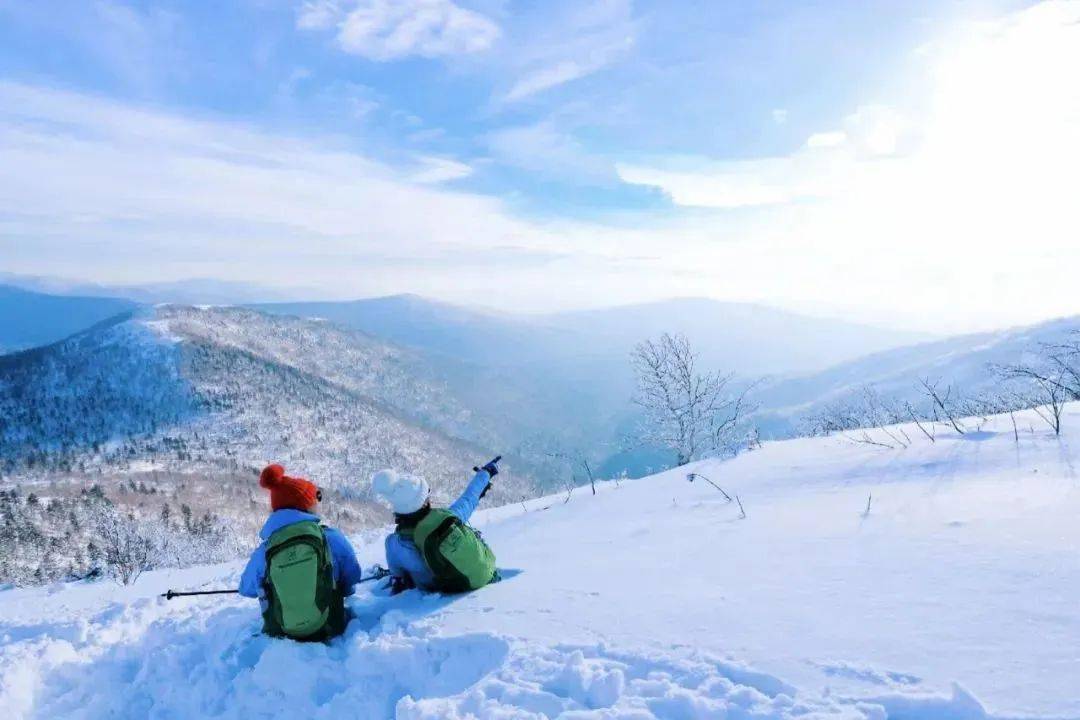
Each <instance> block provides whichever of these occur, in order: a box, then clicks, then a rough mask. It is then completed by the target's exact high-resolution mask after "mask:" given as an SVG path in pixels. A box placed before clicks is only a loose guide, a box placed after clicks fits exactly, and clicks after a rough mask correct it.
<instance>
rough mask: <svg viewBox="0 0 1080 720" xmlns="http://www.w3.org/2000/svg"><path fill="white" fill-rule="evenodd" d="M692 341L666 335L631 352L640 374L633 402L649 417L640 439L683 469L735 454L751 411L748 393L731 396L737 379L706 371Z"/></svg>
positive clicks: (641, 344)
mask: <svg viewBox="0 0 1080 720" xmlns="http://www.w3.org/2000/svg"><path fill="white" fill-rule="evenodd" d="M697 363H698V356H697V353H695V352H694V351H693V349H692V348H691V346H690V341H689V340H687V339H686V338H685V337H684V336H682V335H669V334H667V333H664V334H663V335H661V336H660V337H659V338H658V339H657V340H655V341H654V340H646V341H644V342H642V343H639V344H638V345H637V346H636V347H635V348H634V350H633V352H632V353H631V364H632V366H633V369H634V372H635V374H636V375H637V392H636V393H635V395H634V403H635V404H636V405H638V407H640V408H641V409H642V411H643V412H644V415H645V417H644V420H643V422H642V424H641V427H640V429H639V434H638V439H639V440H640V441H641V442H642V443H643V444H648V445H656V446H660V447H664V448H668V449H670V450H672V451H673V452H674V453H675V455H676V458H677V462H678V464H679V465H685V464H686V463H688V462H690V461H691V460H695V459H697V458H699V457H702V456H703V455H706V454H710V453H718V452H721V453H722V452H730V451H731V450H733V449H734V448H733V444H734V438H735V434H736V429H737V428H738V426H739V422H740V420H741V419H742V417H743V415H744V414H745V412H746V409H747V405H746V391H743V392H741V393H738V394H734V393H732V392H731V386H732V381H733V377H734V376H733V375H731V374H728V375H724V374H721V373H719V372H707V371H706V372H703V371H700V370H699V369H698V367H697Z"/></svg>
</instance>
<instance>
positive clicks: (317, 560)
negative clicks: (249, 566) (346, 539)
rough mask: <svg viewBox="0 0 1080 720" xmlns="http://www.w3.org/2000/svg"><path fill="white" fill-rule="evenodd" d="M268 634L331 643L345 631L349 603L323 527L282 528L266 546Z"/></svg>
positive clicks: (310, 522) (297, 525)
mask: <svg viewBox="0 0 1080 720" xmlns="http://www.w3.org/2000/svg"><path fill="white" fill-rule="evenodd" d="M263 587H264V590H265V591H266V599H267V607H266V611H265V612H264V613H263V623H264V628H263V629H264V632H266V634H268V635H273V636H278V637H280V636H284V637H289V638H292V639H294V640H325V639H327V638H330V637H333V636H335V635H340V634H341V633H342V632H343V631H344V629H345V627H344V625H345V623H344V620H345V602H344V598H343V597H342V595H341V593H339V592H337V590H336V589H335V586H334V566H333V564H332V561H331V559H330V547H329V546H328V545H327V544H326V536H325V535H324V534H323V529H322V526H321V525H319V523H318V522H316V521H314V520H305V521H303V522H298V523H293V524H291V525H286V526H285V527H283V528H281V529H280V530H278V531H277V532H275V533H274V534H273V535H271V536H270V537H269V538H268V539H267V541H266V579H265V580H264V584H263Z"/></svg>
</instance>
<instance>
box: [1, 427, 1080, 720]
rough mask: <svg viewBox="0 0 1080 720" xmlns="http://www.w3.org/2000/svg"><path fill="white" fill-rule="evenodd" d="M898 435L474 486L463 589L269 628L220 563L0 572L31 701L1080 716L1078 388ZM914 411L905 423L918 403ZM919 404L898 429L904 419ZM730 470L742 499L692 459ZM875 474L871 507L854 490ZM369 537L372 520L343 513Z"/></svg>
mask: <svg viewBox="0 0 1080 720" xmlns="http://www.w3.org/2000/svg"><path fill="white" fill-rule="evenodd" d="M1039 422H1040V421H1039V420H1038V419H1037V417H1036V416H1034V415H1033V414H1023V415H1020V416H1019V428H1020V437H1019V441H1018V442H1017V441H1016V440H1015V439H1014V436H1013V426H1012V424H1011V422H1010V421H1009V419H1008V418H1007V417H1004V418H997V419H992V420H991V421H990V422H989V423H987V424H986V425H984V426H983V427H982V428H981V430H979V431H976V432H969V433H968V434H966V435H964V436H960V435H956V434H954V433H948V434H945V433H943V434H941V435H939V438H938V441H937V442H936V443H933V444H931V443H930V442H929V441H928V440H920V441H918V442H916V443H915V444H913V445H912V446H911V447H910V448H908V449H906V450H900V451H887V450H882V449H875V448H871V447H868V446H863V445H856V444H853V443H851V442H848V441H846V440H845V439H843V438H840V437H834V438H826V439H822V438H817V439H802V440H793V441H787V442H781V443H770V444H767V445H766V446H765V447H764V448H762V449H761V450H756V451H754V452H751V453H747V454H744V455H742V456H740V457H739V458H737V459H735V460H732V461H728V462H719V461H707V462H703V463H697V464H695V465H693V466H690V467H689V468H682V469H680V470H677V471H670V472H667V473H662V474H660V475H656V476H653V477H650V478H645V479H642V480H636V481H629V482H623V483H622V484H621V485H620V486H618V487H617V486H615V485H614V484H608V483H605V484H603V485H602V486H601V487H600V493H599V494H598V495H597V496H596V497H593V496H592V495H591V494H590V491H589V489H588V488H587V487H586V488H579V489H577V490H576V491H575V492H574V493H573V495H572V496H571V497H570V498H569V501H568V502H564V499H565V498H564V497H550V498H544V499H540V500H533V501H529V502H527V503H526V504H525V507H524V508H523V507H522V505H520V504H519V505H516V506H515V505H511V506H506V507H503V508H497V509H494V510H491V511H488V512H486V513H481V514H480V516H479V519H478V524H479V525H480V526H481V527H482V529H483V530H484V533H485V536H486V537H487V538H489V540H490V541H491V542H492V544H493V546H494V548H495V549H496V552H497V554H498V556H499V561H500V565H501V566H502V567H504V568H515V569H520V570H521V571H522V572H521V574H519V575H517V576H515V577H512V578H510V579H508V580H506V581H504V582H502V583H500V584H497V585H494V586H491V587H488V588H485V589H483V590H481V591H479V592H476V593H473V594H471V595H468V596H464V597H458V598H449V597H440V596H421V595H419V594H417V593H415V592H410V593H407V594H405V595H402V596H400V597H397V598H388V597H383V596H380V595H378V594H373V592H372V590H371V588H370V586H368V585H365V586H361V589H360V590H359V592H358V595H357V596H356V598H354V599H353V600H352V601H351V607H352V610H353V612H354V613H355V615H356V619H355V620H354V621H353V622H352V623H351V624H350V626H349V629H348V632H347V634H346V635H345V637H343V638H341V639H339V640H337V641H335V642H333V643H331V644H330V645H328V646H324V645H302V644H296V643H292V642H288V641H280V640H270V639H267V638H264V637H261V636H260V635H258V629H259V625H260V621H259V618H258V612H257V609H256V607H255V606H254V604H253V603H251V602H250V601H244V600H240V599H235V598H228V597H226V598H225V599H213V598H211V599H177V600H173V601H171V602H166V601H165V600H162V599H160V598H157V597H155V595H156V594H157V593H160V592H163V591H164V590H165V589H166V588H168V587H173V588H195V587H227V586H229V585H231V584H235V582H236V579H237V575H238V571H239V566H238V565H236V564H230V565H223V566H213V567H200V568H191V569H188V570H173V571H161V572H155V573H148V574H146V575H144V576H143V578H141V579H140V580H139V582H138V584H137V585H135V586H134V587H130V588H119V587H117V586H115V585H112V584H109V583H96V584H72V585H66V586H64V585H56V586H50V587H43V588H32V589H10V590H5V591H0V707H3V708H5V709H6V710H7V712H5V713H4V716H5V717H27V718H64V717H73V718H101V717H110V718H127V717H130V718H148V717H149V718H184V717H223V718H233V717H236V718H275V717H313V718H324V717H325V718H330V717H361V718H384V717H385V718H391V717H397V718H542V717H547V718H555V717H562V718H578V719H586V718H608V719H610V718H651V717H657V718H672V719H676V718H687V719H689V718H733V719H734V718H757V719H761V720H769V719H773V718H776V719H779V718H796V717H799V718H826V717H827V718H835V719H837V720H842V719H845V718H852V719H868V720H886V718H890V719H892V720H898V719H901V718H903V719H907V720H930V719H933V720H945V719H950V720H969V719H970V720H976V719H979V718H988V717H989V718H1017V717H1045V718H1058V719H1064V718H1080V523H1078V522H1077V518H1078V516H1080V480H1078V478H1077V476H1076V474H1075V468H1074V465H1075V464H1076V463H1077V461H1078V458H1077V455H1076V452H1075V451H1074V450H1073V445H1074V444H1077V443H1078V442H1080V406H1072V407H1070V408H1069V411H1068V416H1067V417H1066V420H1065V434H1064V435H1063V436H1062V437H1061V438H1055V437H1054V436H1053V435H1052V433H1050V432H1049V431H1048V430H1046V429H1045V428H1044V427H1039V425H1038V423H1039ZM916 432H917V431H916ZM916 432H912V436H913V437H914V436H915V434H916ZM687 471H693V472H697V473H700V474H702V475H704V476H707V477H708V478H710V479H711V480H713V481H714V482H716V483H718V484H719V485H720V486H721V487H723V488H724V490H726V491H727V492H728V493H730V494H732V495H735V494H737V495H738V496H739V499H740V500H741V502H742V504H743V506H744V507H745V511H746V518H745V519H744V518H741V517H740V513H739V509H738V506H737V505H736V504H735V503H729V502H727V501H726V500H725V498H724V496H723V495H722V494H721V493H720V492H719V491H717V490H716V489H715V488H713V487H712V486H710V485H709V484H707V483H706V482H704V481H703V480H702V479H698V480H697V481H695V482H693V483H690V482H688V481H687V479H686V473H687ZM868 497H870V498H871V499H870V510H869V513H866V508H867V500H868ZM357 543H358V545H359V546H360V555H361V558H362V561H363V562H364V563H365V564H371V563H374V562H379V561H381V560H382V558H381V542H380V541H379V539H378V538H377V537H375V536H373V535H367V536H365V537H362V538H358V539H357Z"/></svg>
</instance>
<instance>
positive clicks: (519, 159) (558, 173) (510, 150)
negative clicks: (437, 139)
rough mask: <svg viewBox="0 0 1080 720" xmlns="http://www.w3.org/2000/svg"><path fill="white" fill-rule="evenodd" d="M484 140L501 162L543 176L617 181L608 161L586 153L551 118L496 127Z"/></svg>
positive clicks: (587, 181) (575, 140) (606, 182)
mask: <svg viewBox="0 0 1080 720" xmlns="http://www.w3.org/2000/svg"><path fill="white" fill-rule="evenodd" d="M487 144H488V149H489V150H490V151H491V153H492V155H494V156H495V157H496V158H498V159H499V160H500V161H501V162H503V163H505V164H507V165H513V166H514V167H519V168H522V169H525V170H529V171H532V172H534V173H537V174H539V175H541V176H544V177H548V178H552V177H555V178H561V179H564V180H571V181H575V182H582V183H585V184H591V183H603V184H608V183H614V182H616V181H617V178H616V175H615V171H614V168H613V166H612V164H611V163H610V162H608V161H606V160H604V159H603V158H601V157H597V156H595V155H592V154H590V153H589V152H588V151H587V150H586V149H585V148H584V147H583V146H582V145H581V143H580V142H578V140H577V139H576V138H574V136H573V135H572V134H570V133H568V132H566V131H564V130H562V129H560V128H559V127H557V126H556V125H555V124H554V123H553V122H551V121H542V122H538V123H534V124H532V125H522V126H518V127H509V128H505V129H502V130H498V131H496V132H493V133H491V134H490V135H489V136H488V138H487Z"/></svg>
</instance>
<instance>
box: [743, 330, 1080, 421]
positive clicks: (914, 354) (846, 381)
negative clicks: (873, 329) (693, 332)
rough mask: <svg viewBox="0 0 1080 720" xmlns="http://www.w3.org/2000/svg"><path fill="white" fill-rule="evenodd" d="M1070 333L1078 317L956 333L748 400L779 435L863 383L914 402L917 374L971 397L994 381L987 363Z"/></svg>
mask: <svg viewBox="0 0 1080 720" xmlns="http://www.w3.org/2000/svg"><path fill="white" fill-rule="evenodd" d="M1076 332H1080V316H1074V317H1068V318H1060V319H1057V320H1051V321H1049V322H1044V323H1039V324H1037V325H1029V326H1023V327H1017V328H1009V329H1006V330H1000V331H996V332H985V333H975V334H971V335H958V336H956V337H951V338H947V339H944V340H937V341H934V342H927V343H920V344H916V345H910V346H907V347H902V348H896V349H893V350H885V351H882V352H879V353H874V354H872V355H868V356H866V357H862V358H859V359H857V360H852V361H849V362H844V363H840V364H839V365H836V366H834V367H831V368H829V369H827V370H823V371H821V372H817V373H813V374H809V375H800V376H794V377H779V378H775V379H773V380H771V381H769V382H767V383H764V384H763V385H761V386H759V387H758V388H756V389H755V392H754V399H755V400H756V401H757V402H758V403H759V405H760V407H761V409H762V412H761V413H759V415H758V418H757V421H758V422H759V423H760V424H761V425H762V427H763V429H765V430H767V431H768V432H769V433H770V434H771V435H774V436H783V435H785V434H786V433H789V432H790V431H791V429H792V428H793V427H794V426H795V425H797V423H798V420H799V418H801V417H803V416H805V415H808V414H811V413H813V412H815V411H818V410H820V409H821V408H822V407H823V406H825V405H827V404H829V403H830V402H834V401H836V400H838V399H841V398H844V397H845V396H849V395H851V394H852V393H855V392H857V391H859V389H860V388H863V387H865V386H867V385H872V386H873V387H874V388H875V389H876V390H877V391H878V392H879V393H880V394H881V395H882V396H884V397H888V398H893V399H896V400H911V401H912V402H914V403H915V404H916V405H917V406H918V405H920V404H921V403H920V400H922V394H921V390H920V389H919V387H918V383H919V380H920V379H921V378H929V379H930V380H931V381H940V382H942V383H944V384H946V385H949V384H951V385H953V386H954V387H955V388H956V389H957V390H958V391H960V392H962V393H963V394H966V395H968V396H975V395H977V394H978V393H980V392H983V391H986V390H989V389H992V388H993V387H994V386H995V385H996V384H997V383H998V379H997V377H996V376H995V375H994V373H993V372H990V371H989V370H988V368H989V366H991V365H994V364H996V365H1008V364H1011V363H1018V362H1022V361H1024V360H1025V359H1026V357H1027V356H1029V355H1030V353H1032V352H1033V351H1036V350H1037V349H1038V344H1039V343H1040V342H1061V341H1063V340H1065V339H1066V338H1068V337H1069V336H1070V335H1071V334H1073V333H1076Z"/></svg>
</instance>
